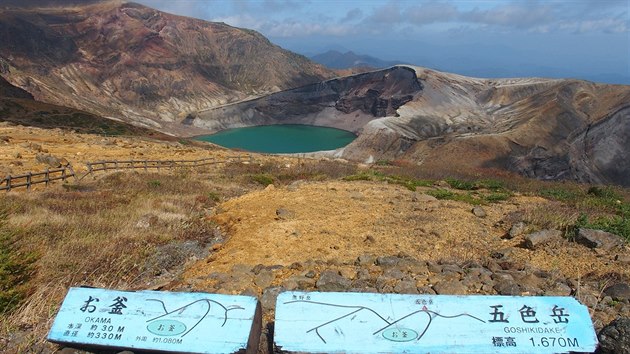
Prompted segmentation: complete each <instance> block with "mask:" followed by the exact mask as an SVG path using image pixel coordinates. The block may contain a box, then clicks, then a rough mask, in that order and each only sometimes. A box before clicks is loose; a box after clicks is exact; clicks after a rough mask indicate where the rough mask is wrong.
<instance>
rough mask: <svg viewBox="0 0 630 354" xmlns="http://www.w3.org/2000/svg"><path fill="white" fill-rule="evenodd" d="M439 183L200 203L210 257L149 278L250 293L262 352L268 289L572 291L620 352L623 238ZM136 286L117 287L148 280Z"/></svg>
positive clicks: (626, 270)
mask: <svg viewBox="0 0 630 354" xmlns="http://www.w3.org/2000/svg"><path fill="white" fill-rule="evenodd" d="M0 136H1V137H6V138H3V139H2V140H0V144H4V145H3V149H2V150H1V151H0V166H2V168H3V173H9V172H10V173H18V172H26V171H29V170H35V171H38V170H42V169H43V168H45V166H44V165H42V163H41V162H38V160H37V154H38V153H39V154H51V155H53V156H56V157H59V158H65V159H67V160H68V162H70V163H72V164H73V165H75V166H81V162H84V161H94V160H100V159H106V158H119V159H120V158H138V159H142V158H161V159H174V158H181V159H195V158H201V157H207V156H217V157H220V156H222V154H227V152H225V151H223V150H216V149H212V148H208V147H206V148H199V147H195V146H186V145H182V144H181V143H178V142H168V143H163V142H159V141H151V140H143V139H137V138H103V137H96V136H91V135H80V134H70V133H67V132H64V131H61V130H58V131H56V130H53V131H49V130H42V129H36V128H23V127H15V126H3V127H0ZM18 155H20V156H19V157H18ZM260 158H261V159H262V158H263V157H260ZM264 158H265V159H270V160H273V159H279V161H288V162H287V163H286V165H284V166H285V167H286V168H287V169H291V168H292V163H294V162H295V161H293V160H291V159H289V158H285V157H282V158H281V157H278V158H274V157H264ZM283 163H284V162H283ZM77 168H78V167H77ZM98 178H100V177H98V176H97V179H98ZM438 186H440V187H441V188H448V187H447V186H446V185H444V183H443V182H439V181H438V182H436V185H435V186H429V187H419V188H417V190H416V191H415V192H414V191H410V190H409V189H407V188H404V187H403V186H400V185H396V184H389V183H387V182H375V181H343V180H337V179H329V180H323V181H296V182H293V183H290V184H286V185H282V184H277V185H276V186H274V185H269V186H267V187H266V188H264V189H263V188H262V187H256V188H250V189H248V190H247V191H243V193H241V194H240V195H239V196H236V197H230V198H229V199H227V200H224V201H222V202H221V203H219V204H218V205H216V206H215V207H213V208H212V209H211V210H209V212H208V215H207V217H206V220H207V221H208V222H211V223H214V224H216V225H217V226H218V228H219V229H220V230H221V231H222V235H224V238H223V239H222V241H221V242H220V243H214V244H213V245H212V246H208V247H209V253H208V256H207V257H205V258H201V259H200V258H199V257H198V255H197V254H195V255H193V254H191V255H190V256H189V257H188V259H187V261H185V262H182V264H181V265H179V271H176V272H170V273H168V274H170V276H169V277H167V278H161V279H160V284H157V285H156V284H155V283H151V287H152V288H159V289H162V290H172V291H205V292H216V293H225V294H247V295H252V296H257V297H259V299H260V300H261V303H262V307H263V311H264V317H263V318H264V322H265V324H264V325H263V328H264V333H263V334H264V335H263V336H262V340H261V343H260V352H261V353H267V352H271V351H272V341H271V336H272V331H273V315H274V306H275V298H276V296H277V294H278V293H280V292H281V291H284V290H305V291H356V292H378V293H400V294H470V295H474V294H488V295H527V296H544V295H560V296H574V297H575V298H577V299H578V300H579V301H580V302H581V303H583V304H584V305H586V306H588V308H589V311H590V313H591V316H592V319H593V323H594V326H595V328H596V330H597V331H598V332H600V331H601V330H602V328H604V327H605V326H606V325H607V324H609V323H611V321H613V320H615V319H618V320H617V322H615V324H616V326H617V327H614V328H607V329H606V330H604V331H602V332H601V333H602V334H601V335H600V341H602V342H603V343H612V344H607V345H608V346H609V348H612V349H611V350H612V351H610V352H624V351H623V350H627V345H628V344H627V338H628V337H627V336H625V335H624V333H628V320H627V319H628V318H629V317H630V267H629V266H630V256H628V245H627V243H625V244H624V243H623V242H621V241H620V239H619V238H615V237H610V236H609V235H598V234H596V235H592V234H589V232H588V231H584V232H583V234H584V239H583V240H582V241H581V242H574V241H569V240H567V239H565V238H563V237H561V236H560V234H561V233H560V232H559V231H557V230H545V229H542V230H541V229H540V228H539V227H534V225H532V224H530V222H531V220H533V219H534V218H535V216H536V215H537V213H540V212H541V210H550V209H553V207H554V203H555V202H553V201H550V200H547V199H544V198H541V197H537V196H531V195H525V194H519V193H515V194H514V195H513V196H512V197H510V198H509V199H507V200H506V201H501V202H498V203H491V204H487V205H483V206H482V207H473V206H472V205H470V204H468V203H465V202H461V201H453V200H438V199H436V198H435V197H433V196H430V195H429V194H428V193H429V192H430V191H431V190H434V189H435V188H436V187H438ZM248 188H249V187H248ZM12 193H15V192H12ZM18 193H26V192H25V191H24V192H18ZM31 193H37V191H35V192H31ZM0 197H1V196H0ZM149 227H150V226H149ZM589 240H590V241H589ZM143 284H144V285H143ZM146 284H147V283H146V282H144V283H141V284H133V285H130V288H129V290H137V289H143V288H145V289H146ZM624 319H625V320H624ZM624 336H625V337H624ZM624 338H625V339H624ZM0 339H2V338H0ZM624 340H625V342H624ZM624 343H625V344H624ZM0 344H2V343H1V342H0ZM615 345H616V346H617V347H614V346H615ZM623 345H626V347H623ZM1 347H2V346H0V348H1ZM5 348H11V347H10V346H6V347H5ZM624 348H625V349H624ZM7 350H9V351H10V349H7ZM55 350H58V348H54V347H51V346H46V345H43V346H38V347H37V348H35V349H33V351H39V352H51V351H55ZM64 352H70V349H64ZM626 352H627V351H626Z"/></svg>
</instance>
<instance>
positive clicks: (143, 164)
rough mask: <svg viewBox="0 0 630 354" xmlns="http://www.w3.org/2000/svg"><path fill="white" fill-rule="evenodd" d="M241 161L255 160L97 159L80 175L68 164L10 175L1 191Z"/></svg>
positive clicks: (0, 185) (2, 182)
mask: <svg viewBox="0 0 630 354" xmlns="http://www.w3.org/2000/svg"><path fill="white" fill-rule="evenodd" d="M241 161H253V157H252V155H249V154H240V155H232V156H227V157H225V158H220V159H217V158H206V159H199V160H108V161H96V162H87V163H86V166H87V172H86V173H85V174H84V175H82V176H80V177H78V176H77V175H76V174H75V173H74V170H73V169H72V166H70V165H68V166H66V167H62V168H55V169H48V168H47V169H46V170H45V171H44V172H35V173H33V172H28V173H25V174H22V175H16V176H11V175H8V176H6V177H4V178H3V179H1V180H0V191H2V190H6V191H7V192H8V191H10V190H11V189H13V188H18V187H26V189H31V186H32V185H34V184H40V183H45V184H46V185H48V183H49V182H52V181H57V180H62V181H65V180H66V179H68V178H70V177H74V179H75V181H80V180H82V179H83V178H84V177H85V176H87V175H90V174H93V173H94V172H98V171H108V170H125V169H144V170H145V171H148V170H149V169H157V170H158V171H159V170H160V169H162V168H182V167H200V166H207V165H215V164H222V163H228V162H241Z"/></svg>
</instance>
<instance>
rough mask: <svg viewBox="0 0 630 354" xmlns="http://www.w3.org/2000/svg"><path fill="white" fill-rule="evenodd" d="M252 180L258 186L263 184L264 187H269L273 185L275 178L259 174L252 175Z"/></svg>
mask: <svg viewBox="0 0 630 354" xmlns="http://www.w3.org/2000/svg"><path fill="white" fill-rule="evenodd" d="M250 179H251V180H252V181H253V182H256V183H258V184H262V185H263V186H268V185H270V184H273V177H272V176H270V175H268V174H266V173H258V174H255V175H251V176H250Z"/></svg>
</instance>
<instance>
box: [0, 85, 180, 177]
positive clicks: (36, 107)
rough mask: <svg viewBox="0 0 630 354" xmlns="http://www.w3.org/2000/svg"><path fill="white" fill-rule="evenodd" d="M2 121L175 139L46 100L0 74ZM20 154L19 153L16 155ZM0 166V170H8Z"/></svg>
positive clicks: (0, 119) (98, 132) (76, 130)
mask: <svg viewBox="0 0 630 354" xmlns="http://www.w3.org/2000/svg"><path fill="white" fill-rule="evenodd" d="M0 122H9V123H13V124H20V125H27V126H32V127H40V128H51V129H52V128H55V129H65V130H71V131H74V132H81V133H92V134H105V135H135V136H150V137H154V138H159V139H171V140H172V139H173V137H171V136H169V135H165V134H162V133H159V132H157V131H155V130H152V129H146V128H142V127H136V126H134V125H131V124H129V123H125V122H121V121H112V120H110V119H106V118H103V117H100V116H97V115H95V114H92V113H88V112H85V111H81V110H77V109H74V108H69V107H63V106H58V105H54V104H49V103H44V102H40V101H37V100H34V99H33V95H31V94H30V93H28V92H26V91H24V90H22V89H21V88H19V87H15V86H13V85H11V84H10V83H9V82H7V81H6V80H5V79H4V78H3V77H1V76H0ZM18 155H19V154H18ZM14 156H17V155H14ZM3 167H5V166H0V171H2V170H5V169H4V168H3Z"/></svg>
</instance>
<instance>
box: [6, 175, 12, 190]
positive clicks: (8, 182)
mask: <svg viewBox="0 0 630 354" xmlns="http://www.w3.org/2000/svg"><path fill="white" fill-rule="evenodd" d="M9 191H11V175H7V192H9Z"/></svg>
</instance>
